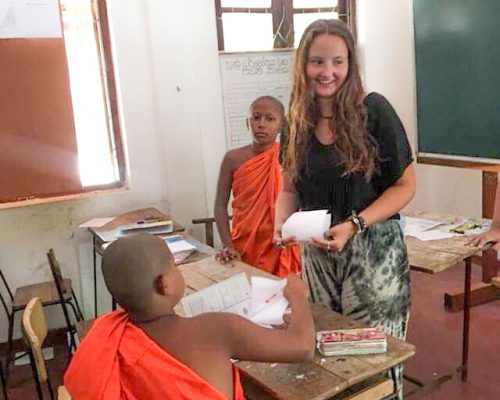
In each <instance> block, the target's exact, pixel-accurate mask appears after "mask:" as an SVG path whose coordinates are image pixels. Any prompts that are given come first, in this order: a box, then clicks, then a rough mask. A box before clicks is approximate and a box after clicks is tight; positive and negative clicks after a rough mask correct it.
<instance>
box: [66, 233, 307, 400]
mask: <svg viewBox="0 0 500 400" xmlns="http://www.w3.org/2000/svg"><path fill="white" fill-rule="evenodd" d="M103 275H104V280H105V283H106V286H107V288H108V289H109V291H110V292H111V294H112V295H113V297H114V298H115V299H116V301H117V302H118V303H119V304H120V306H121V307H123V310H117V311H114V312H111V313H109V314H106V315H103V316H101V317H100V318H98V319H97V320H96V321H95V323H94V324H93V326H92V328H91V329H90V331H89V333H88V334H87V335H86V336H85V338H84V340H83V341H82V343H81V344H80V345H79V346H78V349H77V351H76V352H75V354H74V356H73V358H72V360H71V364H70V365H69V367H68V370H67V371H66V374H65V376H64V385H65V386H66V388H67V389H68V391H69V393H70V394H71V397H72V398H73V400H83V399H85V400H139V399H141V400H142V399H148V400H157V399H158V400H160V399H161V400H167V399H176V400H177V399H186V400H187V399H208V400H222V399H235V400H240V399H244V396H243V390H242V387H241V384H240V380H239V374H238V370H237V369H236V368H235V367H234V366H233V364H232V362H231V361H230V359H231V358H234V359H239V360H254V361H267V362H299V361H303V360H305V359H307V358H310V357H312V355H313V354H314V345H315V337H314V326H313V321H312V317H311V312H310V309H309V304H308V301H307V289H306V285H305V284H304V283H303V282H302V281H301V280H300V279H299V278H298V277H297V276H295V275H293V274H292V275H290V276H289V278H288V284H287V286H286V287H285V289H284V295H285V297H286V298H287V299H288V301H289V302H290V307H291V309H292V314H291V320H290V322H289V325H288V327H287V328H285V329H266V328H262V327H260V326H258V325H255V324H253V323H252V322H250V321H248V320H246V319H244V318H242V317H240V316H238V315H235V314H229V313H206V314H202V315H199V316H196V317H193V318H183V317H181V316H179V315H176V313H175V311H174V307H175V305H176V304H177V303H178V302H179V301H180V299H181V298H182V296H183V294H184V288H185V282H184V278H183V276H182V274H181V272H180V271H179V270H178V268H177V267H176V266H175V264H174V261H173V258H172V254H171V253H170V251H169V249H168V247H167V246H166V244H165V242H164V241H163V240H161V239H160V238H158V237H156V236H152V235H146V234H140V235H135V236H129V237H124V238H121V239H118V240H117V241H115V242H113V243H112V244H111V245H110V246H109V247H108V248H107V249H106V251H105V252H104V256H103Z"/></svg>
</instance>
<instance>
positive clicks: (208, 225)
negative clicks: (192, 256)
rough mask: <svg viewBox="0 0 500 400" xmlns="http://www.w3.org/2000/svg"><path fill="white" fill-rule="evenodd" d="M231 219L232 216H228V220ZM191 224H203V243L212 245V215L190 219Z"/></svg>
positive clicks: (213, 219) (213, 220)
mask: <svg viewBox="0 0 500 400" xmlns="http://www.w3.org/2000/svg"><path fill="white" fill-rule="evenodd" d="M231 219H233V216H232V215H230V216H229V220H230V221H231ZM191 222H192V223H193V224H195V225H196V224H205V243H206V244H208V245H209V246H210V247H214V222H215V218H214V217H208V218H195V219H193V220H191Z"/></svg>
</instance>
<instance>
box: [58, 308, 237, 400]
mask: <svg viewBox="0 0 500 400" xmlns="http://www.w3.org/2000/svg"><path fill="white" fill-rule="evenodd" d="M186 346H189V343H186ZM233 368H234V374H233V377H234V399H235V400H244V395H243V389H242V387H241V383H240V379H239V374H238V370H237V369H236V367H233ZM64 385H65V386H66V389H67V390H68V391H69V393H70V394H71V397H72V399H73V400H115V399H116V400H140V399H148V400H157V399H158V400H160V399H161V400H188V399H209V400H227V398H226V397H225V396H224V395H223V394H222V393H221V392H220V391H219V390H218V389H216V388H215V387H213V386H212V385H211V384H210V383H208V382H207V381H205V380H204V379H202V378H201V377H199V376H198V375H197V374H196V373H195V372H194V371H193V370H191V369H190V368H189V367H188V366H186V365H184V364H183V363H181V362H180V361H178V360H177V359H175V358H174V357H172V356H171V355H169V354H168V353H167V352H166V351H165V350H163V349H162V348H161V347H160V346H158V345H157V344H156V343H155V342H154V341H153V340H151V339H150V338H149V337H148V336H147V335H146V334H145V333H144V332H143V331H142V330H141V329H140V328H138V327H137V326H135V325H134V324H133V323H132V322H130V321H129V318H128V315H127V314H126V313H125V312H124V311H123V310H117V311H114V312H112V313H109V314H106V315H104V316H102V317H100V318H98V319H97V320H96V321H95V323H94V325H93V326H92V328H91V330H90V331H89V333H88V334H87V336H86V337H85V338H84V340H83V341H82V343H81V344H80V346H78V349H77V351H76V353H75V355H74V356H73V359H72V360H71V364H70V366H69V368H68V369H67V371H66V374H65V375H64Z"/></svg>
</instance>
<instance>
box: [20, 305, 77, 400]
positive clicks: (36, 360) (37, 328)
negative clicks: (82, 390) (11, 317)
mask: <svg viewBox="0 0 500 400" xmlns="http://www.w3.org/2000/svg"><path fill="white" fill-rule="evenodd" d="M22 331H23V336H24V339H25V341H26V344H27V345H28V352H29V356H30V365H31V370H32V372H33V378H34V379H35V385H36V391H37V394H38V398H39V399H40V400H43V399H44V397H43V391H42V384H45V385H46V387H47V389H48V392H49V395H50V399H51V400H54V390H53V389H52V384H51V382H50V376H49V374H48V371H47V366H46V365H45V359H44V358H43V352H42V347H43V342H44V341H45V338H46V337H47V323H46V321H45V314H44V312H43V308H42V302H41V300H40V299H39V298H38V297H35V298H33V299H31V300H30V301H29V302H28V304H27V306H26V308H25V309H24V312H23V322H22ZM57 391H58V399H71V397H70V396H69V393H68V392H67V390H66V389H65V388H64V387H61V386H60V387H59V388H58V390H57Z"/></svg>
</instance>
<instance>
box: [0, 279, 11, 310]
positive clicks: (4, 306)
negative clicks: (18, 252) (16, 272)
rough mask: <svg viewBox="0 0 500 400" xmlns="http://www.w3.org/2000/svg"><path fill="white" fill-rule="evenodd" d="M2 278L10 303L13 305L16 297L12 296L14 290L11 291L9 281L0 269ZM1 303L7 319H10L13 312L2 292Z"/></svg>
mask: <svg viewBox="0 0 500 400" xmlns="http://www.w3.org/2000/svg"><path fill="white" fill-rule="evenodd" d="M0 278H1V279H2V282H3V285H4V286H5V289H6V290H7V293H8V295H9V298H10V302H11V303H12V301H13V300H14V296H13V295H12V290H10V286H9V284H8V283H7V280H6V279H5V276H4V274H3V271H2V270H1V269H0ZM0 302H2V307H3V308H4V310H5V313H6V314H7V317H10V313H11V311H10V309H9V306H8V305H7V302H6V301H5V297H4V296H3V294H2V291H1V290H0Z"/></svg>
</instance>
